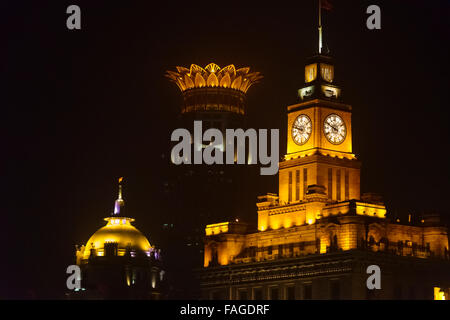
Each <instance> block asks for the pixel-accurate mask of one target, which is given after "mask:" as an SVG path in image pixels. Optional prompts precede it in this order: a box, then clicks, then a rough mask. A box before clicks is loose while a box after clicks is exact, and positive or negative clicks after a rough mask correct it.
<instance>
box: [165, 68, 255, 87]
mask: <svg viewBox="0 0 450 320" xmlns="http://www.w3.org/2000/svg"><path fill="white" fill-rule="evenodd" d="M176 69H177V72H174V71H167V73H166V77H167V78H169V79H170V80H171V81H172V82H175V83H176V84H177V86H178V87H179V88H180V90H181V91H186V90H189V89H193V88H203V87H213V88H214V87H221V88H231V89H235V90H239V91H241V92H243V93H246V92H247V90H248V88H250V86H251V85H252V84H254V83H256V82H258V80H260V79H261V78H262V76H261V75H260V73H259V72H252V73H249V71H250V68H248V67H245V68H240V69H237V70H236V68H235V66H234V65H232V64H230V65H228V66H226V67H224V68H220V67H219V66H218V65H217V64H215V63H210V64H208V65H207V66H206V67H205V68H202V67H200V66H198V65H196V64H191V67H190V68H189V69H188V68H185V67H180V66H177V67H176Z"/></svg>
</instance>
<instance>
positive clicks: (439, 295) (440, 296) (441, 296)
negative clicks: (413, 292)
mask: <svg viewBox="0 0 450 320" xmlns="http://www.w3.org/2000/svg"><path fill="white" fill-rule="evenodd" d="M433 289H434V300H449V298H450V297H449V296H448V295H446V294H445V292H444V290H442V289H441V288H439V287H434V288H433Z"/></svg>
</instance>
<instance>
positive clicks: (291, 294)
mask: <svg viewBox="0 0 450 320" xmlns="http://www.w3.org/2000/svg"><path fill="white" fill-rule="evenodd" d="M286 299H287V300H295V287H294V286H290V287H287V288H286Z"/></svg>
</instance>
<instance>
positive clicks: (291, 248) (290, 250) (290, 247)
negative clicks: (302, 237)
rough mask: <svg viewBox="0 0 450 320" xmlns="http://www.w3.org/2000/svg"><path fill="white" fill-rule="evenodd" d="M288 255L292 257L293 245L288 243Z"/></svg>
mask: <svg viewBox="0 0 450 320" xmlns="http://www.w3.org/2000/svg"><path fill="white" fill-rule="evenodd" d="M289 254H290V255H293V254H294V244H293V243H290V244H289Z"/></svg>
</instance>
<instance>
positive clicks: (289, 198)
mask: <svg viewBox="0 0 450 320" xmlns="http://www.w3.org/2000/svg"><path fill="white" fill-rule="evenodd" d="M288 202H292V171H289V190H288Z"/></svg>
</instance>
